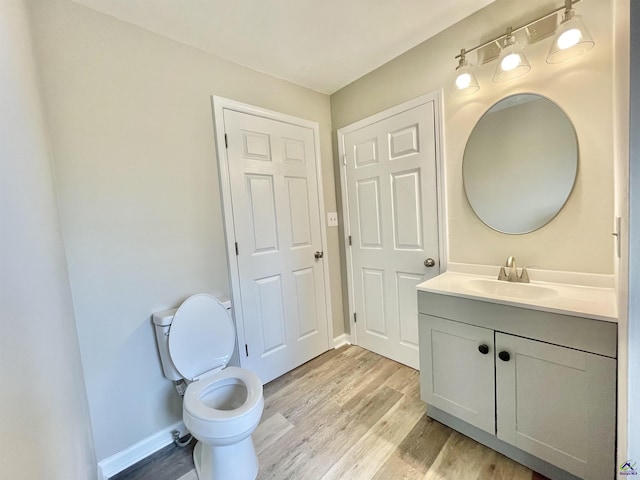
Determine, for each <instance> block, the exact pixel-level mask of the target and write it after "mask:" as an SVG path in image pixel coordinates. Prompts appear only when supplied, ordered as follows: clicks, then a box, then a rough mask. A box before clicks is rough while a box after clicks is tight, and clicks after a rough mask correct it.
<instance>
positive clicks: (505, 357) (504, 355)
mask: <svg viewBox="0 0 640 480" xmlns="http://www.w3.org/2000/svg"><path fill="white" fill-rule="evenodd" d="M498 358H500V360H502V361H503V362H508V361H509V360H511V355H509V352H505V351H504V350H503V351H502V352H500V353H499V354H498Z"/></svg>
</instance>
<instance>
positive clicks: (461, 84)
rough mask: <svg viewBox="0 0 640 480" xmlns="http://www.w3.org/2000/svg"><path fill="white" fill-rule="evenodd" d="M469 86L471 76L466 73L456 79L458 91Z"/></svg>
mask: <svg viewBox="0 0 640 480" xmlns="http://www.w3.org/2000/svg"><path fill="white" fill-rule="evenodd" d="M469 85H471V75H469V74H468V73H461V74H460V75H458V76H457V77H456V87H458V89H459V90H462V89H464V88H467V87H468V86H469Z"/></svg>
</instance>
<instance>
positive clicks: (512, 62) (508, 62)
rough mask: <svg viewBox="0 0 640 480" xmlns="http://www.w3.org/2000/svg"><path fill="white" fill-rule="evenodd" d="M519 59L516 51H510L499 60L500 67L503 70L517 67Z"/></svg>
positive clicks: (506, 70) (507, 70)
mask: <svg viewBox="0 0 640 480" xmlns="http://www.w3.org/2000/svg"><path fill="white" fill-rule="evenodd" d="M520 61H521V60H520V55H518V54H517V53H510V54H509V55H506V56H505V57H504V58H503V59H502V62H500V68H502V70H503V71H505V72H509V71H511V70H513V69H514V68H517V67H518V65H520Z"/></svg>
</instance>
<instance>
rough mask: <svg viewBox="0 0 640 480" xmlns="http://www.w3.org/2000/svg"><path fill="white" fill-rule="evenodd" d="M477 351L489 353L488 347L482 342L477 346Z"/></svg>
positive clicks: (484, 353)
mask: <svg viewBox="0 0 640 480" xmlns="http://www.w3.org/2000/svg"><path fill="white" fill-rule="evenodd" d="M478 351H479V352H480V353H481V354H483V355H486V354H487V353H489V347H488V346H487V345H484V344H482V345H480V346H479V347H478Z"/></svg>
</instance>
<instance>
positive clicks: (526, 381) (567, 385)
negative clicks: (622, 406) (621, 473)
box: [496, 332, 616, 480]
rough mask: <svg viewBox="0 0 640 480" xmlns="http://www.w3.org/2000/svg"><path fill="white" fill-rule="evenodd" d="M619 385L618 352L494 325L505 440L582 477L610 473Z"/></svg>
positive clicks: (599, 479) (500, 429)
mask: <svg viewBox="0 0 640 480" xmlns="http://www.w3.org/2000/svg"><path fill="white" fill-rule="evenodd" d="M501 352H506V353H507V354H508V358H507V355H505V354H504V353H502V354H501ZM615 392H616V362H615V360H614V359H612V358H608V357H602V356H599V355H593V354H590V353H586V352H582V351H579V350H573V349H570V348H565V347H559V346H556V345H551V344H548V343H543V342H538V341H535V340H529V339H525V338H521V337H515V336H513V335H506V334H502V333H497V332H496V403H497V405H496V407H497V421H498V425H497V436H498V438H500V439H501V440H504V441H505V442H508V443H510V444H512V445H514V446H516V447H518V448H520V449H521V450H524V451H526V452H529V453H531V454H532V455H535V456H537V457H539V458H541V459H543V460H546V461H547V462H549V463H552V464H553V465H556V466H558V467H560V468H562V469H564V470H566V471H568V472H570V473H573V474H574V475H577V476H579V477H581V478H585V479H589V480H603V479H612V478H614V476H615V462H614V448H615V446H614V442H615V424H616V422H615V404H616V403H615V402H616V399H615Z"/></svg>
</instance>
